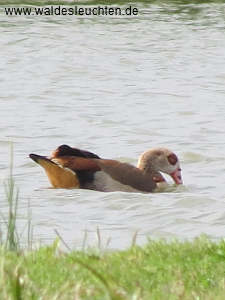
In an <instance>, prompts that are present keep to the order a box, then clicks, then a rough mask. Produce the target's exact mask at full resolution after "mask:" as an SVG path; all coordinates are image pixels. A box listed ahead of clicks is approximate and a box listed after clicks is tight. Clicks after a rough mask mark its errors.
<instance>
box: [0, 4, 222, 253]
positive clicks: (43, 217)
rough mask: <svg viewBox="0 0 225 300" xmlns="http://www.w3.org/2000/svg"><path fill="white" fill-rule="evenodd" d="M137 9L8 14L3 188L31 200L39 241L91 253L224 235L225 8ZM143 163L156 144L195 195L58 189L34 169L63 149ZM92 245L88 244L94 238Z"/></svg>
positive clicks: (0, 107) (2, 54)
mask: <svg viewBox="0 0 225 300" xmlns="http://www.w3.org/2000/svg"><path fill="white" fill-rule="evenodd" d="M160 3H161V4H152V5H148V4H146V3H145V4H144V3H143V4H140V3H139V4H137V7H139V11H140V15H139V16H137V17H131V18H109V17H93V18H84V17H80V18H78V17H74V16H73V17H72V16H71V17H70V16H50V17H22V16H21V17H6V16H5V15H4V13H3V7H1V6H0V9H1V10H0V40H1V47H0V91H1V94H0V153H1V160H0V172H1V174H0V180H1V189H0V196H1V199H2V200H1V203H0V208H1V211H2V212H6V202H5V200H4V190H3V188H2V186H3V185H2V183H3V181H4V179H5V178H6V177H7V174H8V170H9V156H10V147H9V142H10V141H13V143H14V174H15V179H16V183H17V186H18V187H19V190H20V205H19V224H21V228H22V227H23V225H24V223H26V218H27V206H28V204H27V203H28V202H30V207H31V210H32V220H33V225H34V238H35V240H37V241H39V240H40V241H41V242H43V243H45V242H47V243H49V242H51V241H52V240H54V239H55V236H56V234H55V232H54V230H55V229H56V230H58V231H59V232H60V234H61V235H62V236H63V238H64V239H65V241H66V242H67V243H69V244H70V245H72V246H76V247H80V246H81V245H82V243H83V242H84V240H85V239H86V243H87V244H96V241H97V234H96V230H97V228H99V230H100V234H101V239H102V243H103V245H104V244H106V243H107V240H108V238H110V239H111V241H110V244H109V247H112V248H123V247H126V246H128V245H130V243H131V241H132V238H133V236H134V234H135V232H136V231H138V235H137V242H139V243H143V242H144V241H146V237H166V238H168V237H178V238H181V239H183V238H192V237H194V236H197V235H199V234H201V233H205V234H207V235H209V236H210V237H211V238H213V239H215V238H219V237H223V236H224V234H225V209H224V205H225V203H224V201H225V197H224V196H225V187H224V183H225V159H224V115H225V101H224V97H225V84H224V82H225V59H224V49H225V39H224V33H225V32H224V31H225V27H224V15H225V14H224V10H225V5H224V4H215V3H214V4H213V3H211V4H199V5H192V4H186V5H184V4H180V5H178V4H177V5H175V4H174V5H172V4H170V5H167V4H165V3H163V2H160ZM65 143H67V144H69V145H71V146H76V147H81V148H83V149H87V150H90V151H93V152H95V153H97V154H99V155H100V156H102V157H105V158H113V159H121V160H122V161H128V162H130V163H134V164H136V161H137V159H138V156H139V155H140V154H141V153H142V152H143V151H145V150H147V149H148V148H151V147H155V146H165V147H168V148H171V149H172V150H173V151H175V152H176V153H177V154H178V156H179V157H180V160H181V164H182V171H183V179H184V183H185V184H184V186H183V187H179V188H170V189H168V190H166V191H164V192H161V193H154V194H149V195H146V194H144V195H143V194H129V193H120V192H116V193H101V192H94V191H86V190H63V189H58V190H54V189H51V188H49V186H50V184H49V183H48V180H47V178H46V176H45V174H44V172H43V170H42V169H41V168H40V167H39V166H37V165H35V164H34V163H33V162H32V161H30V160H29V159H28V154H29V153H31V152H34V153H38V154H43V155H44V154H49V153H50V151H51V150H53V149H54V148H56V147H57V146H58V145H60V144H65ZM85 236H86V237H85Z"/></svg>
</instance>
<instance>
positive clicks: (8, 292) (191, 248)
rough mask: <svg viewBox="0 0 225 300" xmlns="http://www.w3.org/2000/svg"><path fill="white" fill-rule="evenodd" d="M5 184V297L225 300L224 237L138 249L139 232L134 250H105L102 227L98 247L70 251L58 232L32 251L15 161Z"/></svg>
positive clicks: (0, 248) (1, 283)
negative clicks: (22, 223) (21, 217)
mask: <svg viewBox="0 0 225 300" xmlns="http://www.w3.org/2000/svg"><path fill="white" fill-rule="evenodd" d="M11 153H12V151H11ZM11 161H12V154H11ZM5 188H6V197H7V200H8V207H9V209H8V215H7V216H4V224H5V228H1V231H0V233H2V232H4V231H5V235H4V234H3V235H2V234H1V239H0V299H1V300H14V299H15V300H26V299H29V300H30V299H43V300H48V299H49V300H50V299H51V300H52V299H53V300H57V299H63V300H64V299H65V300H67V299H68V300H70V299H71V300H80V299H88V300H95V299H99V300H105V299H111V300H128V299H130V300H149V299H166V300H167V299H169V300H173V299H184V300H185V299H195V300H200V299H204V300H205V299H206V300H216V299H221V300H222V299H224V295H225V239H224V240H220V241H219V242H217V243H215V242H212V241H210V240H208V239H207V238H205V237H200V238H198V239H196V240H194V241H192V242H191V241H186V242H180V241H170V242H166V241H164V240H160V241H153V240H150V241H149V242H148V243H147V245H146V246H144V247H139V246H137V245H135V239H136V237H135V236H134V238H133V242H132V245H131V247H130V248H129V249H127V250H124V251H111V252H109V251H108V252H106V251H102V250H101V236H100V232H99V230H98V231H97V235H98V238H99V248H97V249H90V250H87V251H85V250H83V251H69V252H68V253H65V252H63V251H62V250H60V247H59V241H60V240H61V241H62V242H63V240H62V238H61V237H60V235H59V233H58V232H57V231H56V234H57V235H58V238H57V239H56V241H55V242H54V243H53V244H52V245H51V246H42V247H40V248H39V249H36V250H34V249H33V250H32V249H31V245H32V236H31V234H30V232H31V225H30V220H29V218H28V226H27V247H26V248H23V249H22V248H21V244H20V236H19V235H18V230H17V222H16V220H17V210H18V201H19V198H18V190H17V188H16V186H15V182H14V180H13V174H12V163H11V168H10V175H9V179H8V181H7V182H6V186H5ZM4 229H5V230H4ZM2 236H4V238H3V237H2ZM84 249H85V248H84Z"/></svg>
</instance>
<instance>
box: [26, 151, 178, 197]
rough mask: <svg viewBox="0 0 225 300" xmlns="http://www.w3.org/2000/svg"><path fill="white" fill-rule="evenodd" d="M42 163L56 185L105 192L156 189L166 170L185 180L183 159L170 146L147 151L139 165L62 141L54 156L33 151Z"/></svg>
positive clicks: (54, 185) (39, 162)
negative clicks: (102, 155)
mask: <svg viewBox="0 0 225 300" xmlns="http://www.w3.org/2000/svg"><path fill="white" fill-rule="evenodd" d="M30 158H31V159H32V160H34V161H35V162H36V163H38V164H39V165H41V166H42V167H43V168H44V169H45V171H46V174H47V176H48V178H49V181H50V182H51V184H52V186H53V187H55V188H83V189H91V190H97V191H104V192H113V191H126V192H144V193H150V192H153V191H154V189H155V188H156V187H157V183H159V182H164V181H165V179H164V177H163V175H162V174H161V172H162V173H166V174H169V175H170V176H171V177H172V178H173V180H174V182H175V183H176V184H182V177H181V169H180V163H179V160H178V158H177V156H176V154H175V153H173V152H172V151H170V150H168V149H166V148H155V149H151V150H148V151H146V152H144V153H143V154H142V155H141V156H140V158H139V161H138V165H137V167H135V166H133V165H131V164H127V163H123V162H120V161H117V160H111V159H102V158H100V157H99V156H98V155H96V154H94V153H92V152H89V151H85V150H80V149H77V148H72V147H70V146H68V145H61V146H59V147H58V148H57V149H56V150H55V151H53V152H52V155H51V156H50V157H46V156H41V155H37V154H30Z"/></svg>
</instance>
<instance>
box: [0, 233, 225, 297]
mask: <svg viewBox="0 0 225 300" xmlns="http://www.w3.org/2000/svg"><path fill="white" fill-rule="evenodd" d="M0 287H1V288H0V299H7V300H8V299H71V300H72V299H73V300H74V299H90V300H92V299H100V300H104V299H118V300H119V299H121V300H122V299H133V300H134V299H136V300H137V299H146V300H148V299H212V300H214V299H224V295H225V241H224V240H221V241H220V242H218V243H214V242H211V241H209V240H207V239H206V238H204V237H202V238H199V239H196V240H195V241H193V242H178V241H173V242H169V243H167V242H165V241H149V243H148V244H147V245H146V246H144V247H138V246H133V247H131V248H129V249H128V250H126V251H113V252H108V253H101V252H99V251H97V250H96V251H93V250H91V251H90V250H89V251H87V252H84V251H72V252H69V253H64V252H62V251H60V250H59V247H58V242H55V243H54V244H53V245H52V246H48V247H41V248H40V249H38V250H33V251H29V252H24V253H23V254H20V255H18V254H17V253H16V252H15V251H7V250H6V249H5V248H2V249H1V250H0Z"/></svg>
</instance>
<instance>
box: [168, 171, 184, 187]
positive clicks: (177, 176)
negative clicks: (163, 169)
mask: <svg viewBox="0 0 225 300" xmlns="http://www.w3.org/2000/svg"><path fill="white" fill-rule="evenodd" d="M170 176H171V177H172V178H173V180H174V181H175V183H176V184H183V181H182V176H181V169H180V168H177V169H176V170H175V171H174V172H173V173H170Z"/></svg>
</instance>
